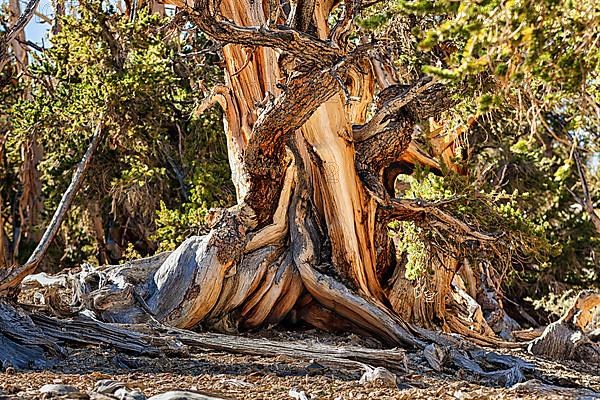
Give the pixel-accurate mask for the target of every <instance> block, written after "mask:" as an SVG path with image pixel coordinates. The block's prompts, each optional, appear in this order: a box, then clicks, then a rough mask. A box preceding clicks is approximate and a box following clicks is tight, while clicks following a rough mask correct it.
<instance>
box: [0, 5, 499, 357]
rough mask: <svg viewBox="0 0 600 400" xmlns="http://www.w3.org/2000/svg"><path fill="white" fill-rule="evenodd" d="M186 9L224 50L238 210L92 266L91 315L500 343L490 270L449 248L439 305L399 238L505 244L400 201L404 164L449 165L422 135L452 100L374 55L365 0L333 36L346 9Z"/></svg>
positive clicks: (349, 10)
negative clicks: (146, 250) (406, 230)
mask: <svg viewBox="0 0 600 400" xmlns="http://www.w3.org/2000/svg"><path fill="white" fill-rule="evenodd" d="M175 5H176V6H177V7H178V8H180V9H181V10H183V11H184V12H185V13H187V14H188V15H189V16H190V18H191V19H192V21H193V22H194V23H195V24H196V25H197V26H198V27H199V28H200V29H201V30H202V31H203V32H205V33H206V35H208V36H209V37H211V38H212V39H214V40H215V41H216V42H219V43H222V44H223V48H222V53H223V56H224V60H223V61H224V72H225V82H226V85H225V86H217V87H215V88H214V89H213V90H212V93H211V96H210V97H209V98H207V99H206V101H205V106H206V107H208V106H210V105H212V104H216V103H218V104H220V106H221V107H222V108H223V110H224V119H225V121H224V122H225V130H226V134H227V143H228V149H229V161H230V165H231V170H232V178H233V183H234V185H235V188H236V191H237V198H238V204H237V205H236V206H234V207H231V208H229V209H223V210H217V211H214V212H213V213H212V214H211V216H210V223H211V231H210V232H209V233H208V234H207V235H204V236H197V237H190V238H189V239H187V240H186V241H185V242H184V243H182V244H181V245H180V246H179V248H177V249H176V250H175V251H173V252H171V253H168V254H160V255H157V256H154V257H152V258H149V259H145V260H141V261H136V262H131V263H129V264H125V265H123V266H115V267H108V268H103V269H101V270H100V271H95V270H90V271H87V272H86V271H84V272H82V273H81V274H80V276H79V277H78V280H77V284H78V285H79V286H78V287H77V289H76V293H77V294H79V300H80V301H81V302H82V303H83V305H84V306H85V307H86V308H88V309H91V310H93V311H95V312H96V314H97V315H98V316H99V317H100V318H102V319H104V320H106V321H112V322H139V321H143V320H147V318H148V315H152V316H153V317H154V318H156V319H158V320H159V321H161V322H164V323H166V324H169V325H173V326H177V327H181V328H194V327H196V326H197V325H199V324H202V326H204V327H207V328H211V329H220V330H225V331H234V330H237V329H252V328H256V327H260V326H270V325H273V324H277V323H279V322H280V321H282V320H283V319H284V318H290V319H291V320H302V321H305V322H307V323H309V324H311V325H314V326H316V327H319V328H323V329H327V330H344V331H349V330H354V331H357V332H360V333H366V334H369V335H372V336H375V337H377V338H379V339H380V340H382V341H383V342H385V343H388V344H392V345H408V346H413V347H417V348H424V347H425V346H426V345H427V343H428V342H429V341H432V340H433V341H438V342H439V341H440V340H441V339H440V337H438V336H436V335H435V334H433V333H432V332H431V331H429V330H425V329H423V328H422V327H432V326H435V325H437V327H439V328H443V329H444V330H446V331H455V332H461V333H464V334H467V335H469V336H470V337H471V338H473V339H474V340H476V341H479V342H480V343H500V341H497V339H496V336H495V333H494V332H493V331H492V330H491V329H490V327H489V325H488V323H487V322H486V321H485V320H484V319H483V318H482V317H481V309H480V308H479V309H478V305H477V303H476V302H475V301H474V300H473V299H472V297H473V296H469V294H468V293H467V292H466V291H465V290H464V289H463V288H461V284H460V282H462V281H469V282H468V283H469V286H470V287H471V289H472V290H478V289H477V288H481V287H484V286H485V285H486V284H487V282H486V277H485V275H483V276H481V274H480V273H479V271H478V272H473V270H474V269H475V268H471V267H470V266H469V265H468V264H464V263H463V261H461V260H457V259H455V258H453V257H452V255H450V254H445V253H443V252H440V253H439V254H436V255H435V257H436V260H437V261H436V262H435V263H434V264H433V265H434V267H435V268H434V270H433V271H432V272H433V273H432V275H431V276H430V277H429V278H428V282H427V283H426V286H427V287H426V289H427V290H426V292H427V293H430V294H433V296H432V297H430V296H424V295H423V292H422V291H419V290H415V289H414V288H413V284H412V283H411V282H409V281H408V280H406V279H404V271H403V270H402V268H403V267H402V265H401V263H399V262H398V260H396V257H395V251H394V246H393V241H392V240H391V238H390V237H389V235H388V224H389V223H390V222H391V221H392V220H409V221H421V222H422V221H427V223H428V224H429V225H430V226H431V227H435V229H437V230H438V231H442V232H447V234H448V235H449V237H451V238H452V240H453V241H456V242H465V243H466V242H469V243H475V244H476V243H483V242H490V241H494V240H495V238H494V237H493V235H490V234H485V233H482V232H478V231H477V230H475V229H472V228H471V227H470V226H469V225H468V224H466V223H465V222H463V221H460V220H459V219H457V218H455V217H453V216H451V215H450V214H448V213H446V212H444V211H443V209H442V207H440V204H438V203H435V202H427V201H420V200H407V199H398V198H396V195H395V192H394V184H393V182H394V180H395V178H396V176H397V175H398V174H399V173H400V172H401V171H403V168H402V165H406V164H410V163H411V162H413V163H414V162H417V161H418V162H420V163H424V164H428V165H430V166H435V165H436V164H435V161H433V160H432V159H430V158H428V157H427V156H426V155H424V154H423V153H421V152H420V151H419V150H418V149H417V148H416V147H415V146H414V145H413V144H411V137H412V135H413V132H414V129H415V127H416V126H417V125H418V124H419V123H420V122H423V121H426V120H428V119H429V118H435V117H437V116H439V115H440V113H442V112H443V111H445V110H447V109H448V108H449V107H451V106H452V101H451V96H450V95H449V93H448V92H447V90H446V89H445V88H444V86H443V85H441V84H440V83H438V82H437V81H435V80H434V79H431V78H422V79H419V80H417V81H416V82H413V84H412V85H399V84H398V82H397V81H396V80H395V78H394V76H393V74H390V71H393V69H394V68H393V66H391V65H388V64H386V63H385V61H382V60H385V58H384V57H372V56H371V55H372V54H373V53H372V52H373V51H376V50H377V49H376V46H374V45H373V44H371V43H370V42H369V41H368V40H365V41H362V42H361V41H356V40H350V33H351V32H352V31H353V24H354V23H355V18H354V17H355V13H357V11H358V10H359V9H360V7H361V6H360V2H359V1H356V0H348V1H346V2H345V7H343V10H341V14H340V15H339V18H338V19H337V21H336V22H335V24H333V26H330V25H329V23H328V20H329V18H330V14H331V12H332V10H333V9H334V7H336V6H338V4H337V2H335V1H333V0H323V1H318V2H317V1H314V0H298V1H297V2H296V3H295V5H294V6H293V7H292V8H291V9H290V8H289V7H288V6H287V5H286V6H280V3H279V2H275V1H270V2H267V1H257V0H221V1H213V0H196V1H195V3H194V4H187V3H181V2H176V3H175ZM375 93H379V96H378V98H375V96H374V95H375ZM476 247H477V246H476V245H474V248H476ZM459 269H460V271H461V272H460V273H461V275H462V276H463V278H462V280H456V276H457V275H458V273H459ZM21 272H22V271H21ZM86 274H87V276H86ZM99 274H101V275H102V279H98V275H99ZM23 275H24V274H20V276H23ZM14 276H15V275H14V274H13V278H14ZM16 280H19V279H16ZM16 280H15V279H12V280H11V279H10V278H7V279H5V282H11V283H12V284H13V285H14V282H15V281H16ZM98 281H101V282H103V286H102V287H98V286H97V284H98ZM453 281H454V284H453ZM0 282H1V281H0ZM7 286H8V285H7V284H4V287H3V286H2V284H1V283H0V291H1V290H6V289H7ZM463 287H464V286H463ZM496 303H497V304H498V302H496ZM55 309H57V310H58V309H59V308H58V307H57V308H55ZM498 309H499V310H500V311H501V305H499V306H498ZM465 310H466V311H465ZM502 318H504V320H507V321H508V318H507V317H506V316H504V317H501V318H500V319H502ZM507 323H509V322H507ZM436 338H437V339H436Z"/></svg>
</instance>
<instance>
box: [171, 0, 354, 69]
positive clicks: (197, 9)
mask: <svg viewBox="0 0 600 400" xmlns="http://www.w3.org/2000/svg"><path fill="white" fill-rule="evenodd" d="M171 2H172V3H173V4H175V5H176V6H177V7H179V8H181V9H182V10H183V11H185V12H186V13H187V14H188V15H189V16H190V17H191V19H192V20H193V21H194V23H196V24H197V25H198V27H199V28H200V29H202V31H204V32H205V33H206V34H207V35H209V36H211V37H212V38H213V39H215V40H218V41H221V42H225V43H236V44H242V45H247V46H265V47H274V48H278V49H281V50H284V51H286V52H288V53H290V54H291V55H293V56H295V57H297V58H298V59H301V60H307V61H311V62H313V63H316V64H317V65H327V64H329V65H332V64H334V63H335V62H336V61H337V60H338V59H339V58H340V57H342V55H343V53H342V52H341V51H340V50H338V49H334V48H333V47H331V46H330V45H329V44H328V43H327V42H325V41H323V40H319V39H317V38H315V37H313V36H310V35H308V34H306V33H303V32H300V31H297V30H294V29H290V28H287V27H285V28H284V27H280V28H271V27H266V26H252V27H242V26H238V25H236V24H234V23H232V22H230V21H227V20H225V19H222V18H221V17H219V16H218V15H216V14H214V13H212V12H211V9H210V6H209V0H197V1H196V3H195V4H194V7H193V8H192V7H190V6H188V5H187V4H185V3H184V2H183V1H180V0H171Z"/></svg>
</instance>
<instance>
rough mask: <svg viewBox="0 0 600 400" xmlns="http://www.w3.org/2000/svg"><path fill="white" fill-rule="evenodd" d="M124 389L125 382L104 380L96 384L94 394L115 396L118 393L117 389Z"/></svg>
mask: <svg viewBox="0 0 600 400" xmlns="http://www.w3.org/2000/svg"><path fill="white" fill-rule="evenodd" d="M122 387H125V384H124V383H123V382H118V381H115V380H112V379H102V380H99V381H98V382H96V384H95V385H94V392H96V393H102V394H113V393H114V392H116V391H117V389H120V388H122Z"/></svg>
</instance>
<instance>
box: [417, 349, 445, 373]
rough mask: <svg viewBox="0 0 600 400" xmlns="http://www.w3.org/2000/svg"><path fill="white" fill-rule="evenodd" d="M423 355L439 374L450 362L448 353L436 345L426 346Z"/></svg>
mask: <svg viewBox="0 0 600 400" xmlns="http://www.w3.org/2000/svg"><path fill="white" fill-rule="evenodd" d="M423 355H424V356H425V359H426V360H427V363H429V365H430V366H431V368H433V369H434V370H435V371H438V372H439V371H441V370H442V368H443V367H444V364H446V362H448V351H446V350H445V349H443V348H442V347H440V346H438V345H437V344H435V343H431V344H429V345H427V346H425V348H424V349H423Z"/></svg>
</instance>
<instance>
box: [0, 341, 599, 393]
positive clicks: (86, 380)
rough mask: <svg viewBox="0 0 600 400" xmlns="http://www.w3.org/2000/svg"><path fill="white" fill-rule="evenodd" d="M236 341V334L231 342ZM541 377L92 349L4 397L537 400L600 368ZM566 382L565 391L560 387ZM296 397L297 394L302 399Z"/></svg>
mask: <svg viewBox="0 0 600 400" xmlns="http://www.w3.org/2000/svg"><path fill="white" fill-rule="evenodd" d="M250 336H258V337H265V336H266V337H268V338H270V339H274V340H282V341H288V340H295V341H305V342H306V343H314V342H316V341H321V342H327V343H329V344H336V345H339V346H343V345H350V344H353V345H363V346H371V347H373V346H377V343H375V342H374V341H368V340H365V339H361V338H358V337H356V336H354V335H349V336H344V337H340V336H331V335H328V334H324V333H321V332H317V331H314V330H311V331H303V332H285V331H279V330H271V331H268V332H262V333H257V334H253V335H250ZM232 340H235V337H232ZM518 355H520V356H522V357H523V358H526V359H528V360H530V361H533V362H534V363H535V364H536V365H537V367H538V370H539V375H538V376H536V377H533V378H537V380H531V381H528V382H527V383H526V384H521V385H517V386H515V387H512V388H497V387H490V386H485V385H483V384H482V383H481V382H476V380H475V379H474V378H473V377H471V376H468V375H465V374H464V373H462V372H461V371H456V370H451V369H448V370H447V371H444V372H434V371H432V370H431V369H429V368H428V367H427V365H426V364H425V363H424V362H422V361H420V357H419V355H418V354H416V353H407V356H408V358H409V361H410V362H409V367H410V368H409V370H406V371H405V372H404V373H399V374H397V383H396V385H391V384H390V383H387V384H386V383H385V382H382V381H375V382H368V383H366V384H361V383H360V382H359V380H360V378H361V375H362V373H363V371H362V370H360V369H358V368H357V369H346V368H339V369H336V368H334V369H332V368H325V367H322V366H320V365H319V364H316V363H310V362H306V361H300V360H295V359H291V358H287V357H283V356H279V357H274V358H273V357H257V356H245V355H235V354H227V353H216V352H211V353H201V354H195V355H193V356H192V357H190V358H185V359H182V358H154V359H153V358H146V357H134V356H132V355H126V354H122V353H116V352H114V351H112V350H109V349H100V348H94V347H83V348H70V349H69V354H68V355H67V357H65V358H64V359H62V360H60V361H58V363H57V364H56V365H55V366H54V367H52V368H51V369H48V370H43V371H14V370H12V369H11V368H9V369H8V371H5V372H2V373H0V399H38V398H46V397H47V395H42V394H40V392H39V389H40V387H42V386H43V385H44V384H48V383H57V384H65V385H71V386H74V387H76V388H78V389H79V390H80V391H81V392H82V394H79V395H78V396H79V397H77V398H88V397H87V396H88V394H87V393H90V392H91V391H92V390H93V388H94V385H95V384H96V382H97V381H99V380H102V379H113V380H116V381H119V382H123V383H125V384H126V385H127V386H128V387H129V388H131V389H139V390H140V391H141V392H142V393H143V394H144V395H145V396H147V397H150V396H152V395H155V394H158V393H163V392H166V391H169V390H188V391H195V392H200V393H206V394H211V395H213V396H217V397H222V398H226V399H269V400H275V399H293V398H294V397H292V395H291V394H290V389H295V390H296V391H297V392H300V391H304V393H305V394H306V396H307V397H306V398H308V399H311V398H312V399H431V398H435V399H537V398H544V399H548V398H555V399H558V398H561V399H570V398H580V399H583V398H586V399H587V398H589V399H594V398H599V399H600V393H599V392H600V366H599V365H588V364H585V363H570V362H550V361H545V360H540V359H535V360H534V359H530V358H528V357H527V355H526V354H523V353H519V354H518ZM553 385H560V386H561V387H563V389H557V388H556V386H553ZM297 398H298V397H297Z"/></svg>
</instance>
